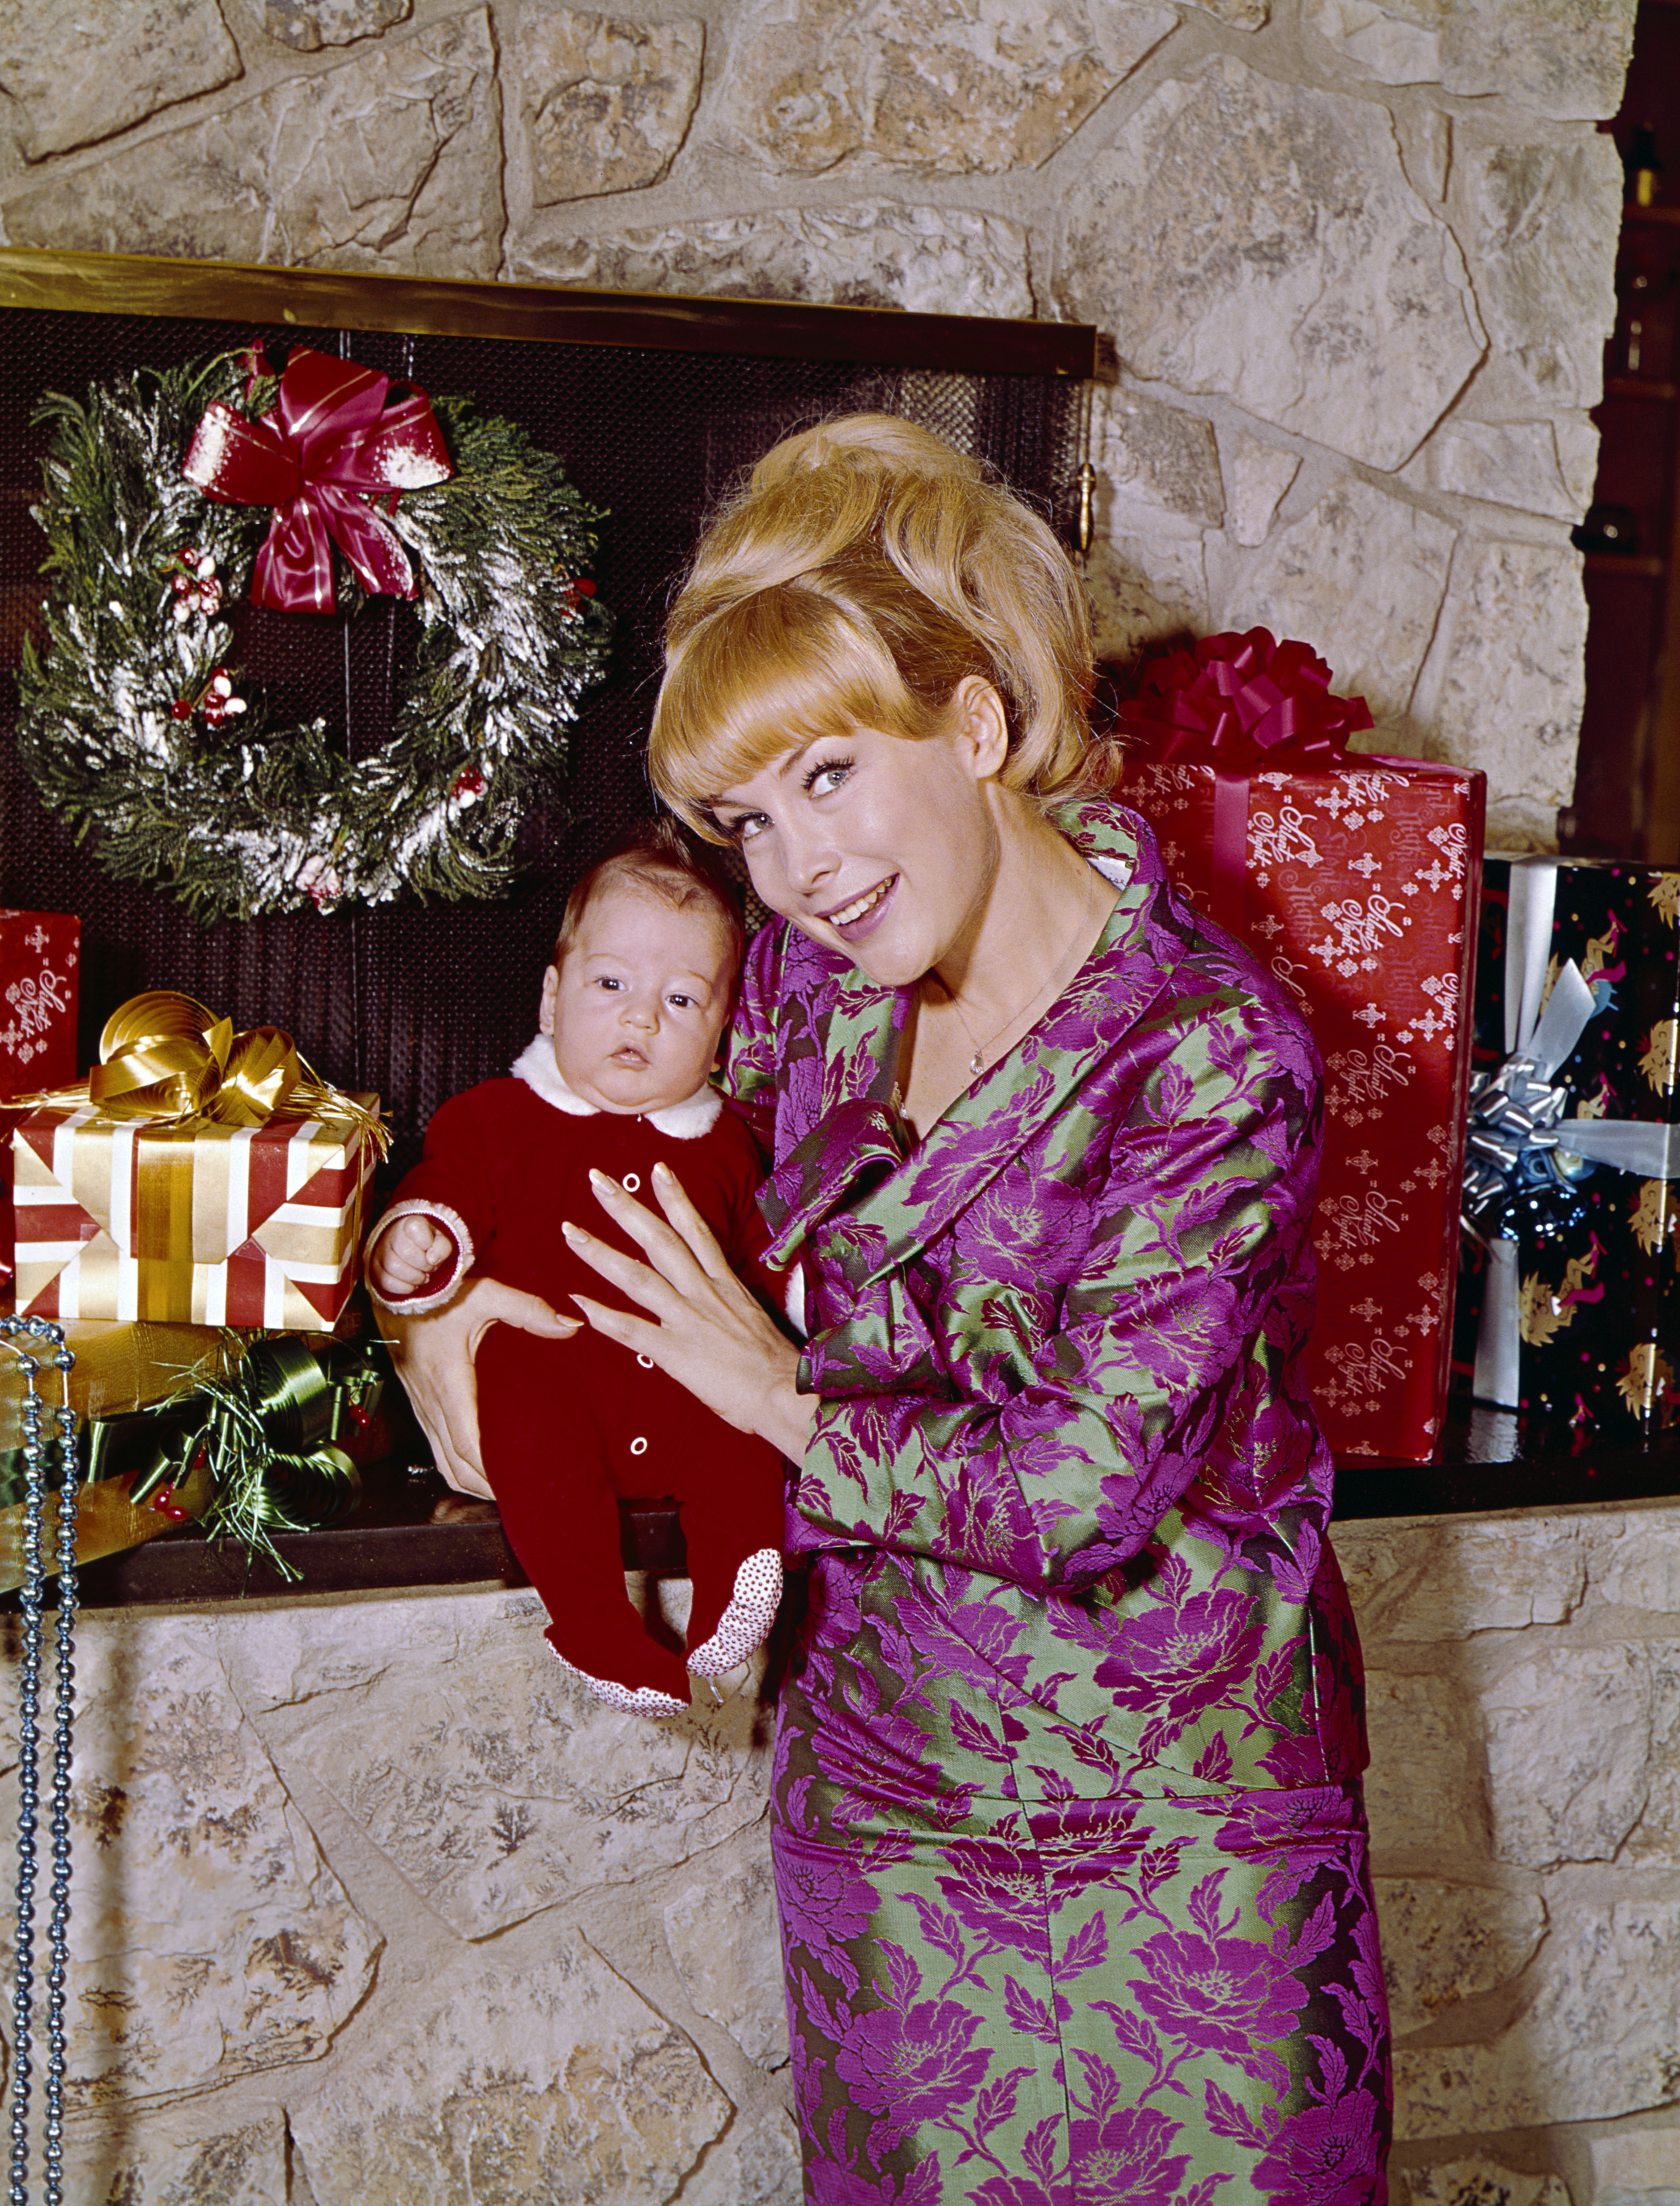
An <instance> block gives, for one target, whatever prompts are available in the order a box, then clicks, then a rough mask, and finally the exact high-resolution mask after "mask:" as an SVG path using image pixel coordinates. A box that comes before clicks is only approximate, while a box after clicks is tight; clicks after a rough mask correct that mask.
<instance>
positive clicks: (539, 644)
mask: <svg viewBox="0 0 1680 2206" xmlns="http://www.w3.org/2000/svg"><path fill="white" fill-rule="evenodd" d="M249 367H250V359H249V355H237V354H223V355H217V357H215V358H212V359H209V360H200V361H194V362H192V363H190V364H188V366H187V367H181V368H173V369H163V370H157V369H150V368H140V369H138V370H136V371H135V373H134V374H132V375H130V376H126V377H124V378H122V379H120V380H119V381H117V382H115V383H112V384H110V385H104V386H96V387H95V388H94V389H93V390H92V391H90V393H89V395H88V399H87V402H86V405H81V404H78V403H77V402H76V401H75V400H74V399H72V398H67V397H64V396H62V395H60V394H58V393H57V392H53V393H51V394H49V395H48V396H46V397H45V399H44V400H43V402H42V403H41V406H40V408H39V410H38V414H37V416H36V418H37V419H38V420H46V421H50V422H51V423H52V424H53V426H54V435H53V439H52V444H51V449H50V450H49V453H48V456H47V460H46V465H45V487H44V495H43V498H42V500H41V503H40V504H39V506H36V507H34V508H33V512H34V515H35V518H36V519H37V520H38V521H39V523H40V525H41V527H42V528H43V529H44V530H45V533H46V536H47V540H48V544H49V546H50V550H49V553H48V557H47V558H46V560H45V563H44V566H43V570H42V571H43V573H44V574H45V575H47V576H48V578H49V581H50V584H51V591H50V596H49V599H48V603H47V606H46V614H45V620H46V631H47V636H48V639H49V646H50V648H49V649H48V651H47V653H45V657H43V656H42V655H41V654H39V653H37V652H36V651H35V649H34V648H33V646H32V645H31V644H30V643H29V642H27V641H26V643H25V645H24V649H23V658H22V665H21V671H20V675H19V688H20V690H21V700H22V711H21V716H20V719H19V724H18V743H19V748H20V750H21V754H22V757H23V760H24V762H25V764H26V766H27V768H28V770H29V772H30V773H31V774H32V775H33V778H34V780H35V783H36V785H37V787H38V788H39V790H40V792H41V795H42V796H43V798H44V799H45V802H46V803H47V804H49V805H50V806H51V807H52V808H53V809H55V810H56V811H58V812H61V813H63V814H65V815H66V816H67V817H68V818H69V819H70V820H73V821H74V824H75V826H76V830H77V833H78V836H79V837H80V835H84V834H86V832H87V831H88V830H89V829H90V828H97V830H98V838H99V841H98V850H99V857H100V861H101V862H102V863H103V864H104V866H105V867H106V869H107V870H108V871H109V872H110V873H113V874H115V875H116V877H117V879H122V880H143V881H152V882H157V883H158V884H159V885H164V886H167V887H170V888H171V889H173V890H174V891H175V892H176V896H177V897H179V898H180V899H181V900H182V901H183V902H185V903H189V904H191V905H192V906H193V907H194V909H195V911H196V912H197V914H198V915H199V916H200V917H201V918H203V919H205V920H207V921H208V920H217V919H231V918H239V919H246V918H250V917H253V916H254V915H257V914H259V913H264V912H273V911H287V910H293V909H299V908H301V907H306V906H307V905H310V904H312V903H313V905H315V906H317V907H318V908H321V909H330V908H331V907H333V906H335V905H337V904H341V903H366V904H374V903H389V902H390V900H391V899H392V898H394V897H398V896H400V895H402V893H403V892H404V891H406V890H414V891H418V892H419V893H420V895H422V896H436V897H494V896H497V895H499V894H500V893H501V892H502V891H503V890H504V889H505V888H506V887H507V885H508V884H509V881H510V879H511V878H512V874H513V846H514V840H515V835H516V833H517V832H518V827H519V823H520V820H521V816H522V814H523V813H524V812H525V810H526V808H527V805H528V803H529V802H530V801H531V799H532V797H533V795H534V794H535V793H536V792H537V790H539V788H540V787H544V786H548V787H551V786H552V784H553V782H554V779H555V777H556V774H557V772H558V770H559V769H560V768H561V767H562V766H563V765H564V762H565V759H566V752H567V730H568V729H569V725H570V724H571V722H572V721H574V720H575V718H577V713H578V706H579V701H580V699H581V697H582V695H583V694H584V692H585V691H586V690H587V689H589V688H590V687H591V686H592V685H593V683H596V682H598V681H599V679H600V677H601V674H602V671H603V670H604V666H605V658H606V648H607V638H608V635H609V633H610V629H611V622H610V619H609V617H608V616H607V614H606V613H605V610H604V609H603V608H602V606H601V605H599V602H598V601H597V599H595V597H594V595H593V585H592V584H590V583H589V582H588V581H586V580H585V579H584V576H585V574H586V570H587V567H588V565H589V563H590V559H591V555H592V553H593V550H594V546H595V524H596V523H597V522H599V521H600V520H601V519H602V518H603V517H604V516H603V514H602V512H601V510H599V509H598V508H596V507H593V506H591V505H590V504H587V502H586V501H585V500H584V499H583V498H582V497H581V495H580V494H579V492H577V491H576V490H575V488H574V486H572V485H571V484H570V483H569V481H568V480H567V479H566V476H565V473H564V470H563V468H562V466H561V464H560V462H559V461H558V460H557V458H555V456H553V455H552V454H551V453H549V452H545V451H544V450H542V449H541V448H540V447H539V446H538V445H537V444H534V443H533V441H532V440H531V438H529V437H528V436H527V434H526V433H525V432H524V431H523V430H522V429H521V428H519V427H518V426H516V425H515V424H514V423H512V422H510V421H508V420H503V419H502V418H500V417H498V416H496V415H486V414H479V413H478V412H476V411H475V409H474V408H473V407H472V406H471V404H470V403H469V402H467V401H465V400H462V399H455V398H434V399H433V400H432V406H433V410H434V411H435V413H436V414H437V417H438V421H439V423H440V424H441V426H442V428H443V432H444V438H445V440H446V442H447V444H448V445H449V450H450V457H451V458H452V460H453V461H454V462H455V468H456V473H455V474H453V475H452V476H451V477H450V480H449V481H447V482H446V483H443V484H440V485H438V486H437V487H435V488H431V489H424V490H415V491H408V492H404V493H403V494H402V498H400V499H399V500H398V501H397V502H396V507H395V510H392V511H390V512H388V513H387V518H388V519H389V521H390V526H391V528H392V529H393V530H394V531H395V533H396V534H397V535H398V536H399V537H401V539H402V541H403V543H404V545H405V546H407V547H408V552H409V555H410V558H411V561H412V563H413V564H414V568H415V569H416V571H417V574H418V577H419V586H420V595H419V599H418V606H419V613H420V623H421V627H420V636H419V639H418V641H417V644H416V647H415V651H414V670H413V673H412V675H411V677H410V678H409V680H408V683H407V685H406V687H405V689H404V690H403V693H402V695H401V697H400V698H399V700H398V702H397V711H396V729H395V732H394V734H393V736H392V737H391V740H390V742H388V743H387V744H386V745H385V747H384V749H383V750H382V751H380V752H379V753H378V754H376V755H374V756H372V757H369V758H366V759H360V760H354V761H352V760H349V759H348V758H347V757H346V756H345V755H344V754H343V748H342V738H341V739H340V741H339V742H335V740H334V736H333V733H332V731H331V730H329V728H328V726H327V724H326V722H325V720H323V719H319V718H316V719H313V720H310V721H308V722H307V723H305V724H302V725H299V726H292V727H285V726H281V725H278V724H275V723H274V722H273V721H272V720H271V718H270V717H269V716H268V714H267V712H265V701H264V699H263V697H262V696H261V695H260V694H259V693H258V692H256V691H254V690H253V689H250V688H249V686H248V685H247V683H244V682H243V681H242V679H241V677H240V674H239V671H238V670H237V668H236V666H235V665H233V664H232V659H233V652H234V634H233V630H232V629H231V627H230V626H229V623H228V620H227V618H226V617H225V613H224V611H223V607H224V605H228V604H236V603H237V602H239V601H240V600H241V599H242V598H243V596H244V594H245V593H246V591H247V587H248V586H249V581H250V575H251V568H252V563H253V560H254V558H255V556H256V553H257V551H258V548H259V546H260V544H261V543H262V540H263V538H264V536H265V534H266V532H267V529H268V526H269V522H270V518H271V516H270V514H269V512H268V510H266V509H265V508H261V507H256V506H241V505H223V504H215V503H213V502H212V501H211V500H210V499H209V498H206V497H205V496H204V494H203V493H202V492H200V491H199V490H198V489H196V488H195V487H194V485H193V484H191V483H189V482H188V481H187V480H186V479H185V478H184V477H183V475H182V472H181V462H182V455H183V454H184V452H185V451H186V450H187V448H188V444H189V443H190V441H191V439H192V436H193V432H194V429H195V427H196V426H197V425H198V422H199V420H200V416H201V415H202V414H203V412H204V409H205V408H206V406H207V405H208V404H209V403H210V402H211V400H212V399H217V398H220V399H223V400H225V401H226V402H228V403H229V404H230V405H233V406H235V407H237V408H240V409H241V411H243V412H244V413H246V414H247V415H248V416H250V417H251V418H253V419H254V418H255V417H256V416H257V415H259V414H261V413H263V412H265V411H266V410H267V409H268V408H270V407H271V406H272V404H273V401H274V391H275V385H274V381H273V379H272V378H271V377H266V376H265V377H264V378H263V379H262V380H261V381H259V382H257V383H255V384H253V385H251V387H250V389H249V390H248V391H247V374H248V370H249ZM385 510H386V509H385V508H384V506H383V505H382V507H381V511H382V512H384V511H385ZM183 554H185V555H188V556H185V557H183ZM335 564H336V567H337V594H338V601H339V603H340V605H344V606H347V607H351V608H354V605H355V604H356V603H357V601H358V600H359V599H360V588H359V586H358V585H357V583H356V581H355V580H354V576H353V575H351V573H350V571H349V568H348V566H347V565H346V564H345V563H344V562H343V561H342V560H336V561H335ZM283 617H284V616H283ZM300 617H301V616H300Z"/></svg>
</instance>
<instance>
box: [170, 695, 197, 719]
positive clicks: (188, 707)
mask: <svg viewBox="0 0 1680 2206" xmlns="http://www.w3.org/2000/svg"><path fill="white" fill-rule="evenodd" d="M192 717H193V701H192V699H191V698H190V697H177V698H176V701H175V702H174V704H172V705H171V706H170V719H172V720H190V719H191V718H192Z"/></svg>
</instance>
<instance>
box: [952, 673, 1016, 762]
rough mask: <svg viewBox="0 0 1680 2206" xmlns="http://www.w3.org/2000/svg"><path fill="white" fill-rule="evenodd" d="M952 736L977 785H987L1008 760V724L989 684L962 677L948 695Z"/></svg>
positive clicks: (980, 678)
mask: <svg viewBox="0 0 1680 2206" xmlns="http://www.w3.org/2000/svg"><path fill="white" fill-rule="evenodd" d="M950 711H951V712H952V713H953V714H954V715H955V725H954V732H955V734H956V740H957V742H958V744H959V746H960V747H961V748H962V752H963V754H964V755H965V758H966V760H967V761H968V766H969V771H970V772H972V773H973V775H974V779H975V780H976V781H990V780H991V779H992V777H993V775H994V774H997V773H999V772H1002V770H1003V765H1004V760H1005V759H1006V758H1007V757H1008V756H1009V750H1010V722H1009V715H1008V713H1007V712H1005V711H1004V701H1003V699H1002V698H1001V697H1000V696H999V695H998V692H997V691H996V689H993V688H992V684H991V683H989V682H987V681H986V680H985V679H983V677H981V676H980V675H978V674H965V675H964V676H963V677H962V680H961V681H960V682H959V683H957V685H956V689H954V690H952V692H951V698H950Z"/></svg>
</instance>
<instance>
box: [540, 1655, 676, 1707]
mask: <svg viewBox="0 0 1680 2206" xmlns="http://www.w3.org/2000/svg"><path fill="white" fill-rule="evenodd" d="M548 1651H549V1653H550V1654H552V1655H553V1657H554V1659H555V1660H556V1661H557V1663H558V1664H559V1665H560V1667H561V1668H562V1669H563V1671H564V1672H566V1675H567V1676H568V1677H569V1678H576V1679H577V1681H578V1683H579V1684H580V1685H583V1686H585V1687H587V1690H589V1691H590V1692H592V1693H593V1695H594V1696H595V1698H596V1699H597V1700H598V1701H605V1702H606V1704H607V1706H608V1707H609V1708H620V1709H622V1710H623V1713H624V1714H626V1715H632V1716H686V1715H687V1714H688V1702H686V1701H679V1700H677V1699H676V1698H675V1697H674V1696H672V1695H671V1694H670V1693H661V1692H659V1691H658V1690H656V1689H655V1688H654V1687H653V1686H652V1685H619V1684H614V1682H613V1680H612V1679H611V1678H592V1677H591V1676H590V1674H589V1672H587V1670H580V1669H579V1668H578V1666H577V1665H576V1664H575V1662H569V1661H568V1660H566V1658H565V1656H564V1655H563V1654H561V1653H560V1652H559V1650H558V1649H557V1648H554V1647H551V1648H550V1649H549V1650H548Z"/></svg>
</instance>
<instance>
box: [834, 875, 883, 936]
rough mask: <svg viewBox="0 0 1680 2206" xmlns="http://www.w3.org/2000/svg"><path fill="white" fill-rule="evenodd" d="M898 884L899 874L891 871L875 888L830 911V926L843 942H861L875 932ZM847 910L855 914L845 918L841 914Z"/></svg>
mask: <svg viewBox="0 0 1680 2206" xmlns="http://www.w3.org/2000/svg"><path fill="white" fill-rule="evenodd" d="M897 886H898V875H897V873H889V874H888V876H887V878H886V879H885V880H884V881H877V882H876V884H875V885H874V886H873V888H870V889H866V890H865V891H864V892H863V894H862V895H861V896H860V897H853V898H852V900H851V902H850V903H843V904H841V905H840V906H839V907H838V909H837V910H835V911H831V912H830V913H828V914H827V915H826V917H827V922H828V924H829V926H831V927H832V928H833V929H834V932H835V933H837V935H838V936H839V938H840V939H841V940H842V941H843V942H845V943H853V942H861V941H862V940H863V939H865V937H866V936H867V935H871V934H873V933H874V932H875V929H876V928H877V927H879V925H880V924H881V922H882V921H883V920H884V919H885V917H886V915H887V907H888V906H889V905H890V904H891V902H892V899H893V895H894V892H895V891H897ZM860 905H861V907H862V909H861V910H860V909H858V907H859V906H860ZM845 912H849V913H851V914H852V915H853V916H852V917H851V918H849V919H847V918H843V917H842V916H841V914H842V913H845Z"/></svg>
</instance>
